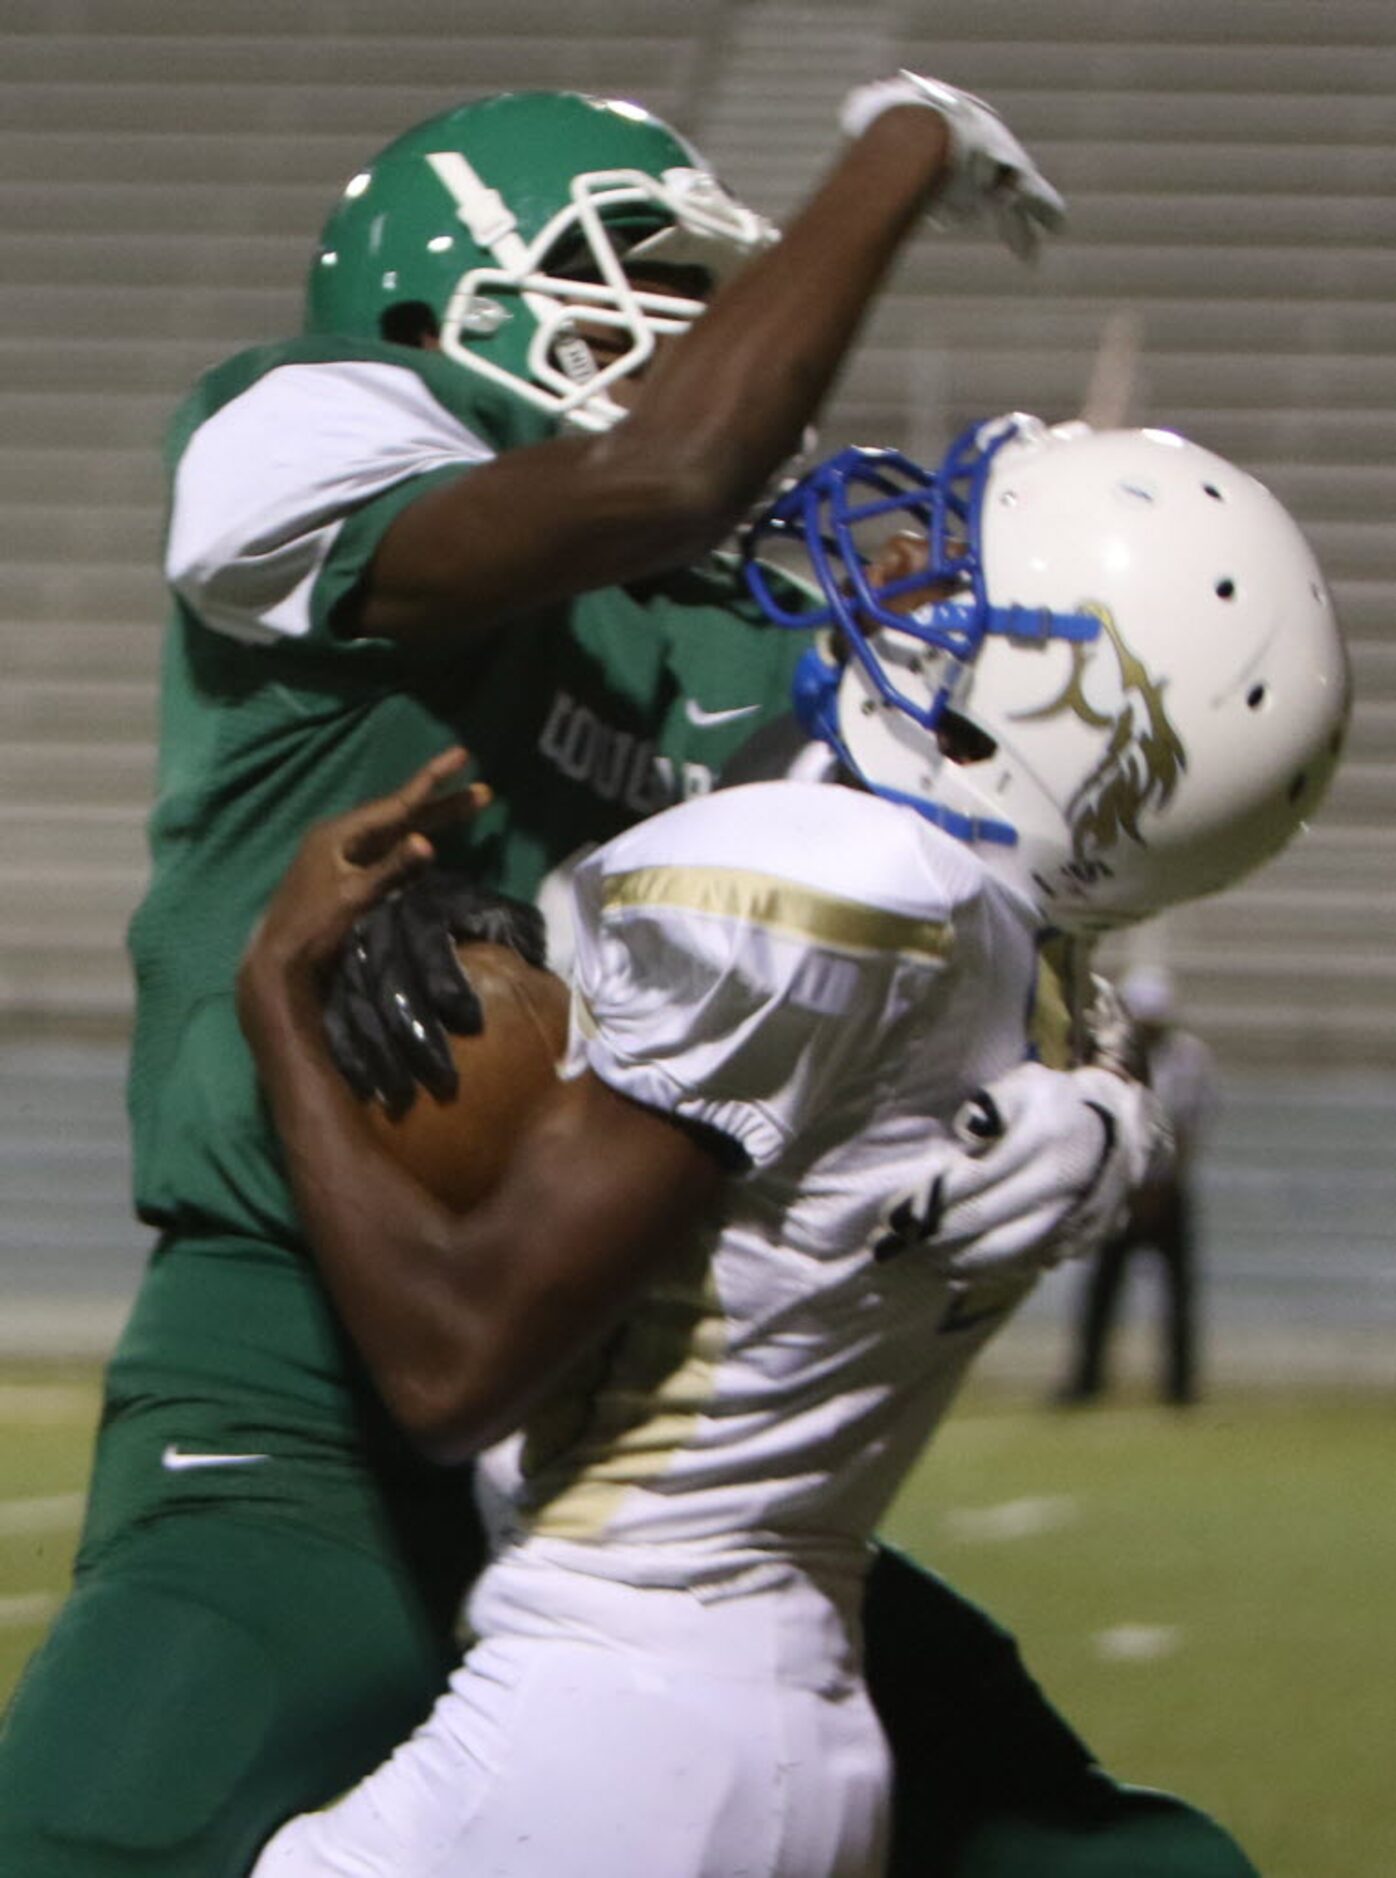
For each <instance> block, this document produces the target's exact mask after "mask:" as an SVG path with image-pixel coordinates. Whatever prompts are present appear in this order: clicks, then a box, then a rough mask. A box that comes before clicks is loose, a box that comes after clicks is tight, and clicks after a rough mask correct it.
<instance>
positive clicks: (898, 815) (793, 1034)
mask: <svg viewBox="0 0 1396 1878" xmlns="http://www.w3.org/2000/svg"><path fill="white" fill-rule="evenodd" d="M927 833H929V834H931V835H932V836H935V837H936V839H935V841H933V842H931V843H929V844H928V843H927V842H926V841H925V840H924V839H923V837H922V833H921V829H920V827H919V825H918V818H917V817H916V816H915V815H913V814H912V813H911V812H910V811H907V810H904V809H899V808H896V807H894V806H893V805H891V804H889V803H886V802H881V801H879V800H878V799H877V798H876V797H873V796H870V795H864V794H861V793H859V792H856V791H853V790H849V789H844V788H840V787H838V786H836V785H829V784H804V783H791V782H778V783H757V784H752V785H750V786H748V787H746V788H740V789H731V790H720V791H718V792H717V793H716V794H715V795H711V796H705V797H701V798H699V799H697V800H695V801H693V802H689V803H685V804H683V805H682V806H681V807H679V808H676V809H671V810H669V811H668V812H667V813H665V814H663V815H659V816H655V817H653V818H652V819H651V820H650V821H647V822H643V823H641V824H640V825H639V826H638V827H636V828H633V829H631V830H629V831H628V832H627V833H626V834H624V835H621V836H620V837H618V838H617V839H616V840H615V841H613V842H611V843H609V844H608V845H607V846H606V847H604V848H602V849H600V850H599V851H598V852H597V853H596V854H595V855H593V856H592V857H591V858H590V859H589V860H587V861H586V862H585V863H584V864H583V865H582V867H581V868H580V870H579V872H578V876H577V890H576V926H577V961H576V969H575V984H576V991H577V999H576V1007H575V1008H576V1021H575V1027H574V1040H573V1067H574V1068H580V1067H582V1066H583V1065H586V1066H589V1067H590V1068H592V1069H594V1070H595V1071H596V1073H597V1074H598V1075H600V1076H601V1077H602V1078H603V1079H604V1080H605V1081H607V1082H609V1083H611V1084H612V1085H613V1086H615V1087H617V1088H619V1089H621V1090H622V1091H623V1092H624V1093H626V1094H628V1095H631V1096H634V1097H635V1098H636V1099H637V1100H639V1101H643V1102H645V1103H647V1104H649V1105H650V1106H652V1107H655V1108H660V1109H663V1110H665V1111H667V1112H671V1113H675V1114H680V1115H683V1116H685V1117H687V1118H689V1119H692V1120H698V1121H703V1122H706V1123H708V1124H709V1125H711V1126H712V1127H715V1128H717V1129H719V1130H721V1132H723V1133H724V1134H727V1135H729V1136H731V1137H733V1138H735V1139H736V1140H738V1141H739V1142H740V1143H741V1144H742V1146H743V1147H744V1148H745V1150H746V1152H747V1154H748V1156H749V1157H750V1158H751V1160H752V1161H753V1162H754V1163H756V1164H757V1165H764V1164H766V1163H769V1162H770V1161H771V1160H773V1159H774V1158H776V1156H777V1155H778V1154H779V1153H780V1151H781V1149H782V1147H783V1146H784V1145H785V1144H786V1143H787V1142H789V1141H790V1140H792V1139H793V1138H794V1137H795V1135H797V1134H798V1133H799V1132H800V1130H801V1128H802V1127H803V1126H804V1125H805V1123H806V1122H807V1121H808V1120H809V1119H810V1118H812V1117H814V1116H817V1115H818V1113H819V1111H820V1109H821V1108H822V1107H823V1105H824V1102H825V1097H826V1094H827V1091H828V1089H829V1088H830V1087H831V1083H832V1080H833V1079H837V1078H841V1077H846V1076H847V1075H849V1074H850V1073H854V1069H855V1066H856V1065H857V1064H859V1063H864V1064H866V1063H869V1062H872V1061H875V1053H876V1052H877V1050H878V1047H879V1038H880V1036H881V1035H882V1034H883V1033H884V1032H885V1030H886V1028H887V1026H888V1025H889V1024H890V1023H891V1022H893V1021H894V1020H895V1018H896V1017H897V1016H898V1014H899V1013H900V1012H901V1010H902V1009H903V1008H904V1006H905V1001H906V998H907V997H908V996H909V995H912V992H911V987H912V986H913V985H914V986H919V987H920V988H921V989H922V991H923V992H924V987H925V984H926V980H927V976H928V975H938V974H940V973H941V972H943V971H944V969H945V965H946V963H947V961H948V959H949V958H950V956H951V953H952V951H953V948H954V944H955V926H954V912H955V905H956V901H957V895H958V893H959V891H960V890H961V889H962V888H963V887H964V886H966V885H968V884H970V876H968V875H967V876H966V877H965V878H964V879H963V880H956V879H955V878H953V876H954V875H955V873H956V871H957V870H956V868H955V867H954V866H953V865H952V866H951V867H950V869H949V870H948V872H947V870H945V869H943V868H941V867H938V866H937V865H936V862H937V860H939V858H940V846H941V842H942V838H940V837H939V836H938V834H937V831H935V830H931V829H928V830H927Z"/></svg>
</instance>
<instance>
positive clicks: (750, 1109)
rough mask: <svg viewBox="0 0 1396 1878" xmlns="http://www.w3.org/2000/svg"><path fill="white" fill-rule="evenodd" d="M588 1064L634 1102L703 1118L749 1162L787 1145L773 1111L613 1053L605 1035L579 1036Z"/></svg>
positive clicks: (758, 1162) (765, 1160) (768, 1159)
mask: <svg viewBox="0 0 1396 1878" xmlns="http://www.w3.org/2000/svg"><path fill="white" fill-rule="evenodd" d="M581 1047H582V1050H583V1052H584V1054H585V1058H586V1065H587V1068H588V1069H590V1070H592V1071H593V1072H594V1073H595V1074H596V1075H597V1076H599V1077H600V1078H601V1080H602V1082H604V1083H606V1084H607V1085H608V1086H609V1087H610V1088H612V1089H615V1090H616V1091H618V1093H619V1094H621V1095H624V1096H629V1097H630V1099H631V1100H632V1101H633V1102H642V1103H643V1104H644V1105H645V1107H646V1108H651V1109H657V1110H659V1112H660V1113H661V1114H664V1115H672V1116H675V1117H676V1118H678V1119H679V1120H681V1121H689V1122H702V1123H703V1124H704V1125H705V1126H707V1127H709V1128H714V1129H716V1130H717V1132H718V1133H719V1134H722V1135H726V1136H727V1137H728V1138H729V1139H730V1140H732V1141H735V1142H737V1143H738V1144H739V1145H740V1146H741V1148H742V1149H743V1151H744V1152H745V1154H746V1156H747V1158H748V1159H749V1160H750V1162H751V1164H752V1166H753V1167H768V1166H769V1165H770V1164H771V1163H772V1162H773V1161H775V1160H777V1159H778V1158H779V1156H780V1155H781V1154H782V1153H783V1151H784V1150H785V1148H786V1146H787V1140H788V1137H787V1132H786V1130H785V1129H783V1128H782V1127H781V1126H780V1125H779V1123H778V1122H777V1121H776V1120H775V1119H774V1117H773V1116H771V1115H768V1114H767V1113H766V1112H765V1110H764V1109H762V1108H760V1107H759V1106H757V1105H756V1104H754V1103H751V1102H739V1101H736V1100H733V1099H731V1098H728V1099H723V1100H719V1099H714V1098H710V1097H705V1096H698V1095H694V1094H693V1093H692V1091H691V1090H688V1089H685V1088H684V1086H683V1084H682V1083H681V1082H679V1081H678V1080H677V1079H676V1078H675V1077H673V1076H671V1075H669V1074H668V1073H667V1072H666V1071H665V1070H663V1069H661V1068H660V1067H659V1066H658V1064H655V1063H648V1062H636V1061H635V1060H633V1059H632V1058H629V1057H624V1056H618V1055H617V1054H616V1052H615V1051H614V1050H612V1049H611V1048H610V1047H609V1046H608V1044H607V1043H606V1041H605V1039H604V1038H602V1037H599V1036H590V1037H587V1038H585V1039H584V1040H583V1042H582V1046H581Z"/></svg>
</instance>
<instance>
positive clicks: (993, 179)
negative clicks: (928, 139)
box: [839, 71, 1066, 261]
mask: <svg viewBox="0 0 1396 1878" xmlns="http://www.w3.org/2000/svg"><path fill="white" fill-rule="evenodd" d="M899 104H922V105H926V106H928V107H929V108H930V109H931V110H933V111H938V112H939V113H940V115H941V116H942V117H943V118H944V119H945V122H946V124H947V125H948V126H949V129H950V164H949V168H948V170H947V172H946V174H945V176H944V178H943V179H942V180H941V182H940V183H939V185H938V186H937V188H936V191H935V194H934V195H933V196H932V197H931V200H930V203H929V205H928V208H927V213H928V215H929V216H930V218H931V220H932V221H933V222H935V223H937V224H938V225H940V226H943V227H954V226H957V225H958V226H968V225H971V224H973V223H975V222H979V221H981V220H982V219H983V218H984V216H985V215H986V214H987V215H992V217H993V220H994V223H995V225H996V227H997V228H998V232H999V234H1000V236H1001V237H1002V239H1003V240H1004V241H1005V242H1006V243H1007V245H1008V246H1009V247H1010V248H1011V249H1012V250H1013V252H1014V254H1016V255H1017V256H1018V257H1019V258H1020V259H1021V260H1025V261H1027V260H1031V259H1032V257H1033V255H1035V254H1036V252H1037V244H1038V242H1039V240H1040V239H1041V235H1042V232H1043V231H1044V230H1047V231H1049V232H1050V231H1052V230H1054V229H1057V228H1060V227H1061V225H1062V222H1063V220H1064V219H1065V216H1066V203H1065V201H1064V200H1063V199H1062V197H1061V196H1060V195H1058V193H1057V191H1056V190H1055V189H1054V188H1053V187H1052V185H1051V184H1050V183H1049V182H1048V181H1047V178H1046V177H1045V176H1044V175H1043V174H1042V172H1041V171H1040V170H1039V169H1038V167H1037V165H1036V164H1035V163H1034V162H1033V160H1032V158H1031V157H1030V156H1029V155H1028V153H1027V151H1026V150H1025V149H1024V148H1023V146H1022V145H1021V144H1020V143H1019V141H1018V139H1017V138H1016V137H1015V136H1014V135H1013V132H1012V131H1011V130H1010V129H1009V128H1008V126H1007V124H1005V123H1004V121H1003V119H1002V118H1001V117H1000V116H999V114H998V112H997V111H995V110H994V109H993V107H992V106H991V105H987V104H985V102H984V100H983V99H982V98H976V97H975V95H974V93H973V92H970V91H960V90H958V89H957V88H956V87H955V86H954V85H947V84H944V83H942V81H941V80H940V79H938V78H922V77H920V76H919V74H918V73H916V72H907V71H903V72H900V73H898V75H897V77H895V78H880V79H878V80H877V81H876V82H875V83H873V84H871V85H860V86H859V87H858V89H857V90H856V91H851V92H849V94H848V96H847V97H846V98H845V99H844V102H843V109H842V110H841V111H840V113H839V125H840V128H841V129H842V130H843V133H844V135H845V136H846V137H861V136H862V134H863V132H864V131H865V130H866V129H867V128H868V125H869V124H871V123H872V121H873V120H874V118H878V117H881V115H882V113H883V112H884V111H890V110H891V109H892V108H893V106H894V105H899Z"/></svg>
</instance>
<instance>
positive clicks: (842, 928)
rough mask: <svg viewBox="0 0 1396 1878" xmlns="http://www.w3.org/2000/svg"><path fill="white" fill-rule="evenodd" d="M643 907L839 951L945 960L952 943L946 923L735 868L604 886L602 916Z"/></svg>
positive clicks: (638, 871) (616, 880)
mask: <svg viewBox="0 0 1396 1878" xmlns="http://www.w3.org/2000/svg"><path fill="white" fill-rule="evenodd" d="M644 906H652V907H660V906H667V907H674V908H677V909H679V910H681V911H683V912H686V913H711V914H716V915H718V916H719V917H720V918H723V919H739V920H744V921H746V922H747V923H748V924H749V925H753V926H761V927H764V928H765V929H766V930H767V931H768V932H779V933H788V934H790V935H792V936H793V937H795V938H797V939H807V940H815V941H817V942H818V943H819V944H821V945H828V946H833V947H835V948H836V949H838V950H840V951H844V952H899V953H906V954H909V955H910V956H912V957H918V958H928V959H947V958H949V956H950V954H951V952H952V950H953V949H954V943H955V932H954V928H953V926H952V925H951V924H950V922H949V921H948V920H932V919H913V918H911V917H910V916H909V915H907V914H905V913H889V912H887V911H886V910H885V909H884V908H882V907H876V906H865V905H863V904H862V902H861V901H857V900H841V899H839V898H838V896H837V895H835V894H828V893H821V892H820V891H819V890H818V889H817V888H815V887H800V886H796V885H795V883H794V882H793V881H789V880H781V879H780V878H779V877H778V876H776V875H774V874H757V873H752V872H750V871H748V870H747V869H746V868H741V867H637V868H634V869H632V870H631V872H630V873H628V874H615V875H613V876H612V877H611V878H610V879H609V880H608V881H607V882H606V891H605V907H606V911H607V912H613V911H615V910H616V909H618V908H625V907H644Z"/></svg>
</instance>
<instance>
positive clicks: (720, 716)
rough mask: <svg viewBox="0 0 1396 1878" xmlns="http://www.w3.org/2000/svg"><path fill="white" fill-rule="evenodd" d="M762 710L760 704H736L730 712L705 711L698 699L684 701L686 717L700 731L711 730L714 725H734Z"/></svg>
mask: <svg viewBox="0 0 1396 1878" xmlns="http://www.w3.org/2000/svg"><path fill="white" fill-rule="evenodd" d="M760 709H761V706H760V705H759V704H736V705H733V706H732V707H731V708H730V709H728V710H723V711H705V710H704V709H703V707H702V705H701V704H699V702H698V700H697V699H696V698H685V699H684V701H683V711H684V716H685V717H686V718H687V719H688V721H689V723H690V724H696V725H697V727H698V729H699V730H711V729H712V727H713V725H714V724H733V723H735V722H736V720H737V719H738V718H739V717H750V716H751V714H752V712H753V711H759V710H760Z"/></svg>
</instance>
